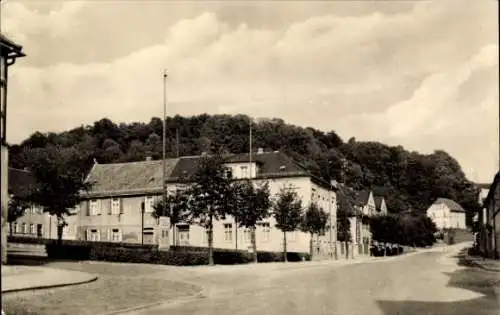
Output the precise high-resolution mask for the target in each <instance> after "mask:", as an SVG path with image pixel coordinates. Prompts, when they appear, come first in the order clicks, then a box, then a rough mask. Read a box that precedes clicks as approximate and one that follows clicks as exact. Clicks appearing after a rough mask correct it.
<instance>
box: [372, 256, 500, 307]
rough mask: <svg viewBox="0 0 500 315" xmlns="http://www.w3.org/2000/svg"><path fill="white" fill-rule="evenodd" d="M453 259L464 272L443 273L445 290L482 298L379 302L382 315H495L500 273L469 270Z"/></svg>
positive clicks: (468, 267)
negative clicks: (453, 290) (444, 300)
mask: <svg viewBox="0 0 500 315" xmlns="http://www.w3.org/2000/svg"><path fill="white" fill-rule="evenodd" d="M456 258H458V260H459V261H458V265H459V266H462V267H467V268H464V269H459V270H456V271H454V272H452V273H444V274H445V275H447V276H448V277H450V279H449V281H448V284H447V286H448V287H450V288H459V289H466V290H470V291H473V292H476V293H480V294H483V295H484V296H483V297H479V298H475V299H471V300H464V301H456V302H426V301H390V300H379V301H377V304H378V307H379V309H380V310H381V311H382V312H383V314H385V315H403V314H404V315H422V314H426V315H473V314H474V315H498V314H499V310H500V296H499V292H500V290H499V289H500V273H499V272H491V271H486V270H482V269H480V268H475V267H471V266H469V265H468V264H467V261H466V260H465V259H464V255H462V254H459V255H457V256H456Z"/></svg>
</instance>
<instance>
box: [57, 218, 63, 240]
mask: <svg viewBox="0 0 500 315" xmlns="http://www.w3.org/2000/svg"><path fill="white" fill-rule="evenodd" d="M63 228H64V225H63V224H61V223H58V224H57V244H62V237H63Z"/></svg>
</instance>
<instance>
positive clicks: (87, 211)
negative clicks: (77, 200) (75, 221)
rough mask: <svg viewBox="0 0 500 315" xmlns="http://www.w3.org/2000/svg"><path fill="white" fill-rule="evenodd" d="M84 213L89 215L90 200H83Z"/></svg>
mask: <svg viewBox="0 0 500 315" xmlns="http://www.w3.org/2000/svg"><path fill="white" fill-rule="evenodd" d="M85 215H86V216H89V215H90V200H85Z"/></svg>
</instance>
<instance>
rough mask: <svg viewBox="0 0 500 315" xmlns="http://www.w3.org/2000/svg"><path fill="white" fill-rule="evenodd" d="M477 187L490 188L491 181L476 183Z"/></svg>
mask: <svg viewBox="0 0 500 315" xmlns="http://www.w3.org/2000/svg"><path fill="white" fill-rule="evenodd" d="M476 186H477V188H480V189H489V188H490V186H491V183H489V184H488V183H476Z"/></svg>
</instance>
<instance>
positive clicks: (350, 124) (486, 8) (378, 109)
mask: <svg viewBox="0 0 500 315" xmlns="http://www.w3.org/2000/svg"><path fill="white" fill-rule="evenodd" d="M462 2H463V3H462V6H461V5H460V3H457V1H454V2H450V1H425V2H424V1H422V2H417V4H416V5H415V6H414V8H413V10H410V11H405V12H400V13H396V14H389V13H381V12H378V11H373V12H371V13H366V14H364V15H356V16H354V15H353V16H347V15H346V16H338V15H336V14H334V13H335V12H323V13H322V15H321V16H312V17H310V18H308V19H306V20H302V21H298V22H294V23H292V24H290V25H288V27H286V28H284V29H280V28H276V29H273V28H265V27H262V28H256V27H251V26H248V25H247V24H245V23H241V24H240V25H236V26H235V25H234V24H229V23H227V22H225V21H222V20H221V19H220V17H219V16H218V15H217V14H215V13H213V12H209V11H207V12H205V13H202V14H199V15H197V16H195V17H193V18H184V19H182V20H179V21H177V22H176V23H174V24H173V25H172V26H171V27H170V28H168V29H165V30H164V34H165V36H164V39H163V41H161V42H157V43H156V45H154V46H149V47H144V48H142V49H140V50H137V51H135V52H133V53H131V54H127V55H124V56H122V57H120V58H115V59H114V60H113V61H110V62H102V61H95V62H92V63H87V64H72V63H69V62H65V63H56V64H51V65H48V66H44V67H37V66H35V65H34V64H33V63H31V62H30V58H33V59H37V58H40V56H42V55H41V54H42V53H40V54H38V52H40V51H42V49H45V50H43V53H44V55H43V56H47V55H48V53H49V52H48V51H47V50H46V49H47V48H44V47H46V46H44V45H45V44H46V43H45V42H44V41H41V40H40V42H37V41H36V40H34V39H33V38H36V37H30V35H33V34H38V33H42V32H45V33H49V34H53V36H56V37H60V38H61V39H63V38H65V40H66V41H67V40H69V39H68V38H71V36H72V35H71V34H72V31H73V30H74V28H75V27H78V28H88V29H89V32H90V30H91V29H93V28H94V27H95V29H94V32H99V31H100V29H99V26H98V25H96V26H94V25H93V24H91V23H90V22H88V21H90V20H88V19H86V17H87V15H86V14H88V12H90V11H92V10H99V8H102V7H98V6H97V5H94V3H82V2H78V3H76V2H74V1H71V2H68V3H64V4H63V6H62V7H61V9H60V10H58V11H53V12H51V13H50V14H48V15H47V14H42V13H40V12H37V11H30V10H29V9H27V8H26V7H25V6H23V4H20V3H15V2H11V3H9V4H8V11H7V12H8V21H9V22H8V24H9V25H8V28H7V29H8V30H10V32H11V33H12V34H13V35H14V36H15V38H14V39H16V40H18V41H20V42H21V44H26V47H30V49H29V51H30V52H28V51H27V52H28V56H27V57H26V58H24V60H20V61H19V62H18V64H16V66H15V67H14V68H13V70H12V72H11V74H12V80H11V81H10V84H11V89H10V94H9V101H10V110H9V119H10V121H11V123H10V124H9V139H10V141H20V140H22V139H23V138H25V137H26V136H28V134H29V133H31V132H33V131H35V130H44V131H45V130H62V129H67V128H71V127H73V126H75V125H78V124H80V123H92V122H93V121H95V120H97V119H99V118H102V117H104V116H107V117H109V118H112V119H114V120H117V121H132V120H148V119H149V118H150V117H151V116H153V115H160V114H161V104H162V99H161V98H162V93H161V89H162V86H161V77H162V76H161V75H162V71H163V69H164V68H167V69H168V71H169V93H168V95H169V100H170V101H171V102H170V104H169V113H171V114H184V115H190V114H197V113H200V112H209V113H219V112H232V113H237V112H244V113H249V114H253V115H255V116H279V117H283V118H284V119H287V120H289V121H291V122H292V123H298V124H302V125H308V126H316V127H319V128H322V129H336V130H338V131H339V132H340V134H341V135H342V136H344V137H349V136H357V137H358V138H360V139H376V140H380V141H391V142H394V141H396V142H400V143H402V144H404V145H409V146H411V147H414V148H415V149H422V150H428V149H429V148H444V149H447V150H449V151H450V152H452V151H453V150H455V151H456V152H459V153H458V155H457V157H458V158H459V160H460V161H462V160H464V161H465V160H467V161H469V162H467V163H469V164H472V159H471V158H467V153H466V152H465V153H464V152H463V150H462V149H457V148H460V145H459V144H450V141H449V140H448V139H449V137H448V136H447V135H453V134H460V132H461V130H462V129H464V128H459V127H457V126H458V124H462V123H465V122H467V117H468V116H470V115H474V114H475V115H476V116H477V115H481V114H479V113H480V112H479V111H478V110H477V108H478V106H482V107H481V108H484V110H486V111H491V108H492V106H493V103H495V102H498V93H497V92H496V91H497V89H498V82H484V83H483V84H478V86H479V87H481V86H486V87H488V88H485V89H484V91H483V90H481V91H482V93H484V94H485V97H484V98H482V103H481V105H478V104H472V103H471V104H469V103H468V102H472V101H471V100H469V99H468V98H463V99H458V100H457V97H458V98H459V96H458V95H459V92H460V91H459V90H460V89H462V85H463V84H464V82H466V81H468V80H471V76H472V75H473V74H474V73H478V71H479V70H480V69H489V68H491V67H494V68H498V63H497V61H496V59H495V58H498V57H497V56H498V43H497V31H498V30H497V21H496V15H495V14H494V12H496V11H494V10H493V9H494V6H496V3H493V2H491V3H490V2H480V1H479V2H475V3H474V4H470V3H469V2H468V1H462ZM465 4H466V5H465ZM116 6H118V4H116ZM84 8H85V10H83V9H84ZM207 8H208V9H209V8H210V7H209V6H208V7H207ZM84 11H85V12H87V13H85V12H84ZM136 11H137V10H135V11H132V12H128V14H130V15H133V14H139V13H138V12H136ZM343 12H346V8H344V11H343ZM241 14H242V15H244V13H241ZM283 14H284V13H283ZM116 18H117V19H120V18H121V17H116ZM121 23H122V24H123V25H122V28H123V30H121V32H130V31H131V28H134V30H135V31H137V29H140V28H141V27H143V28H142V29H141V31H142V32H143V33H144V36H146V35H147V33H148V32H152V31H153V28H147V26H142V25H127V23H126V22H125V21H122V22H121ZM101 26H102V25H101ZM23 39H26V42H25V43H23V42H22V41H23ZM91 43H92V39H91V38H89V39H88V43H87V42H86V43H85V45H86V46H89V45H91V46H90V47H92V48H93V49H103V50H106V49H109V50H112V49H113V47H114V45H113V42H109V43H107V44H106V46H107V47H102V46H99V45H98V44H97V43H96V42H94V43H93V44H91ZM75 45H76V44H75ZM79 45H80V44H79ZM94 45H95V46H94ZM58 49H60V50H64V47H59V48H58ZM86 49H89V48H88V47H87V48H86ZM30 53H31V54H32V55H31V56H30ZM479 79H481V76H479ZM479 79H478V80H479ZM474 80H476V79H473V81H474ZM477 89H479V88H477ZM475 94H477V93H475ZM181 104H182V105H181ZM454 104H458V105H460V106H457V107H454V106H455V105H454ZM472 108H476V109H472ZM359 112H362V114H358V113H359ZM349 113H355V114H352V116H349V115H348V114H349ZM495 117H497V116H495ZM16 122H23V123H22V124H20V123H16ZM482 125H484V124H482ZM488 128H490V127H488ZM469 129H472V128H469ZM431 131H433V132H438V133H441V136H442V139H441V140H442V141H444V142H437V141H438V137H434V138H429V137H428V133H429V132H431ZM470 132H471V133H474V131H473V130H470ZM475 134H476V135H477V137H481V136H482V137H488V139H491V133H490V130H489V129H487V130H486V129H484V128H483V129H482V130H478V131H477V132H476V133H475ZM445 135H446V136H445ZM477 137H476V138H475V139H476V140H475V141H476V142H477ZM478 150H479V151H481V149H480V148H478ZM482 152H486V151H484V150H483V151H482ZM493 171H494V170H493ZM493 171H492V170H491V167H490V168H489V169H488V170H487V171H484V172H485V173H486V172H493Z"/></svg>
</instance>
